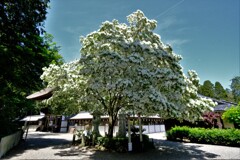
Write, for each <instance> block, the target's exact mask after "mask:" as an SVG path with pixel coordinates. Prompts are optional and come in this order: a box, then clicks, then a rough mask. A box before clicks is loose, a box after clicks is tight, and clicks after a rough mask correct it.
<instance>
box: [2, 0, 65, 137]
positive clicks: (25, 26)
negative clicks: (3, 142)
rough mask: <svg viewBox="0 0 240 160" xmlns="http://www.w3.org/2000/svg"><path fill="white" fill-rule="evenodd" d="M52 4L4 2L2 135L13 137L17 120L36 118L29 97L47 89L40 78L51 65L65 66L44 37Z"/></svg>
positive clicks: (44, 1)
mask: <svg viewBox="0 0 240 160" xmlns="http://www.w3.org/2000/svg"><path fill="white" fill-rule="evenodd" d="M48 2H49V0H35V1H32V0H15V1H9V0H1V2H0V11H1V12H0V17H1V18H0V19H1V23H0V67H1V69H0V88H1V92H0V125H1V130H0V134H1V133H3V134H7V133H11V132H12V130H15V127H14V126H11V125H12V123H13V121H14V120H16V118H21V117H22V116H25V115H26V114H30V113H32V114H34V103H33V102H32V101H27V100H26V96H27V95H29V94H30V93H32V92H33V91H37V90H39V89H42V88H43V84H42V81H41V80H40V78H39V77H40V75H41V74H42V68H43V67H44V66H48V65H49V64H50V63H52V62H55V63H60V62H62V58H61V56H60V55H59V54H58V53H57V50H56V48H53V46H52V44H48V42H49V41H48V40H45V39H44V37H41V35H43V33H44V25H43V22H44V20H45V19H46V14H47V5H48V4H47V3H48Z"/></svg>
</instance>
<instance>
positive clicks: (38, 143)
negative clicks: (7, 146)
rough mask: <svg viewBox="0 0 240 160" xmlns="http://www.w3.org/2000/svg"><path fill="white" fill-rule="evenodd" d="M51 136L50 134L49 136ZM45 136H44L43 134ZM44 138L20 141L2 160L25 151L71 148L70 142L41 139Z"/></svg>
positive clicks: (58, 139) (57, 139) (30, 138)
mask: <svg viewBox="0 0 240 160" xmlns="http://www.w3.org/2000/svg"><path fill="white" fill-rule="evenodd" d="M51 135H52V134H51ZM44 136H46V134H44ZM44 136H42V135H41V136H40V137H38V138H36V137H30V136H29V138H27V140H21V141H20V143H19V145H17V146H16V147H14V148H13V149H11V150H10V151H9V152H8V153H7V154H6V155H5V156H4V157H3V158H6V159H8V158H13V157H16V156H19V155H21V154H23V153H24V152H26V151H27V150H39V149H42V148H47V147H52V149H65V148H70V147H71V141H69V140H66V139H60V138H43V137H44Z"/></svg>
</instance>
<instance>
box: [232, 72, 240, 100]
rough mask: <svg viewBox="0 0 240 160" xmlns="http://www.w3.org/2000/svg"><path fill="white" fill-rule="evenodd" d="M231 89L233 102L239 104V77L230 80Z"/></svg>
mask: <svg viewBox="0 0 240 160" xmlns="http://www.w3.org/2000/svg"><path fill="white" fill-rule="evenodd" d="M231 89H232V93H233V96H234V100H235V102H240V76H236V77H234V78H233V79H232V83H231Z"/></svg>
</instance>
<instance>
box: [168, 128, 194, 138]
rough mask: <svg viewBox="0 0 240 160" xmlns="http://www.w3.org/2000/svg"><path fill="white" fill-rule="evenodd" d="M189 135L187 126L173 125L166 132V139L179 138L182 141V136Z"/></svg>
mask: <svg viewBox="0 0 240 160" xmlns="http://www.w3.org/2000/svg"><path fill="white" fill-rule="evenodd" d="M188 135H189V127H186V126H184V127H178V126H176V127H174V128H172V129H171V130H169V131H168V132H167V138H168V140H180V141H182V140H183V139H184V138H186V137H188Z"/></svg>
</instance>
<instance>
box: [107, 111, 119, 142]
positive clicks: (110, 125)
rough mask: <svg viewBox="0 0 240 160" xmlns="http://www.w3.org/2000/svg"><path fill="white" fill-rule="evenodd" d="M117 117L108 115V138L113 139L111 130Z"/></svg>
mask: <svg viewBox="0 0 240 160" xmlns="http://www.w3.org/2000/svg"><path fill="white" fill-rule="evenodd" d="M116 119H117V117H116V116H114V115H109V126H108V137H109V138H112V137H113V130H114V126H115V122H116Z"/></svg>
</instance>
